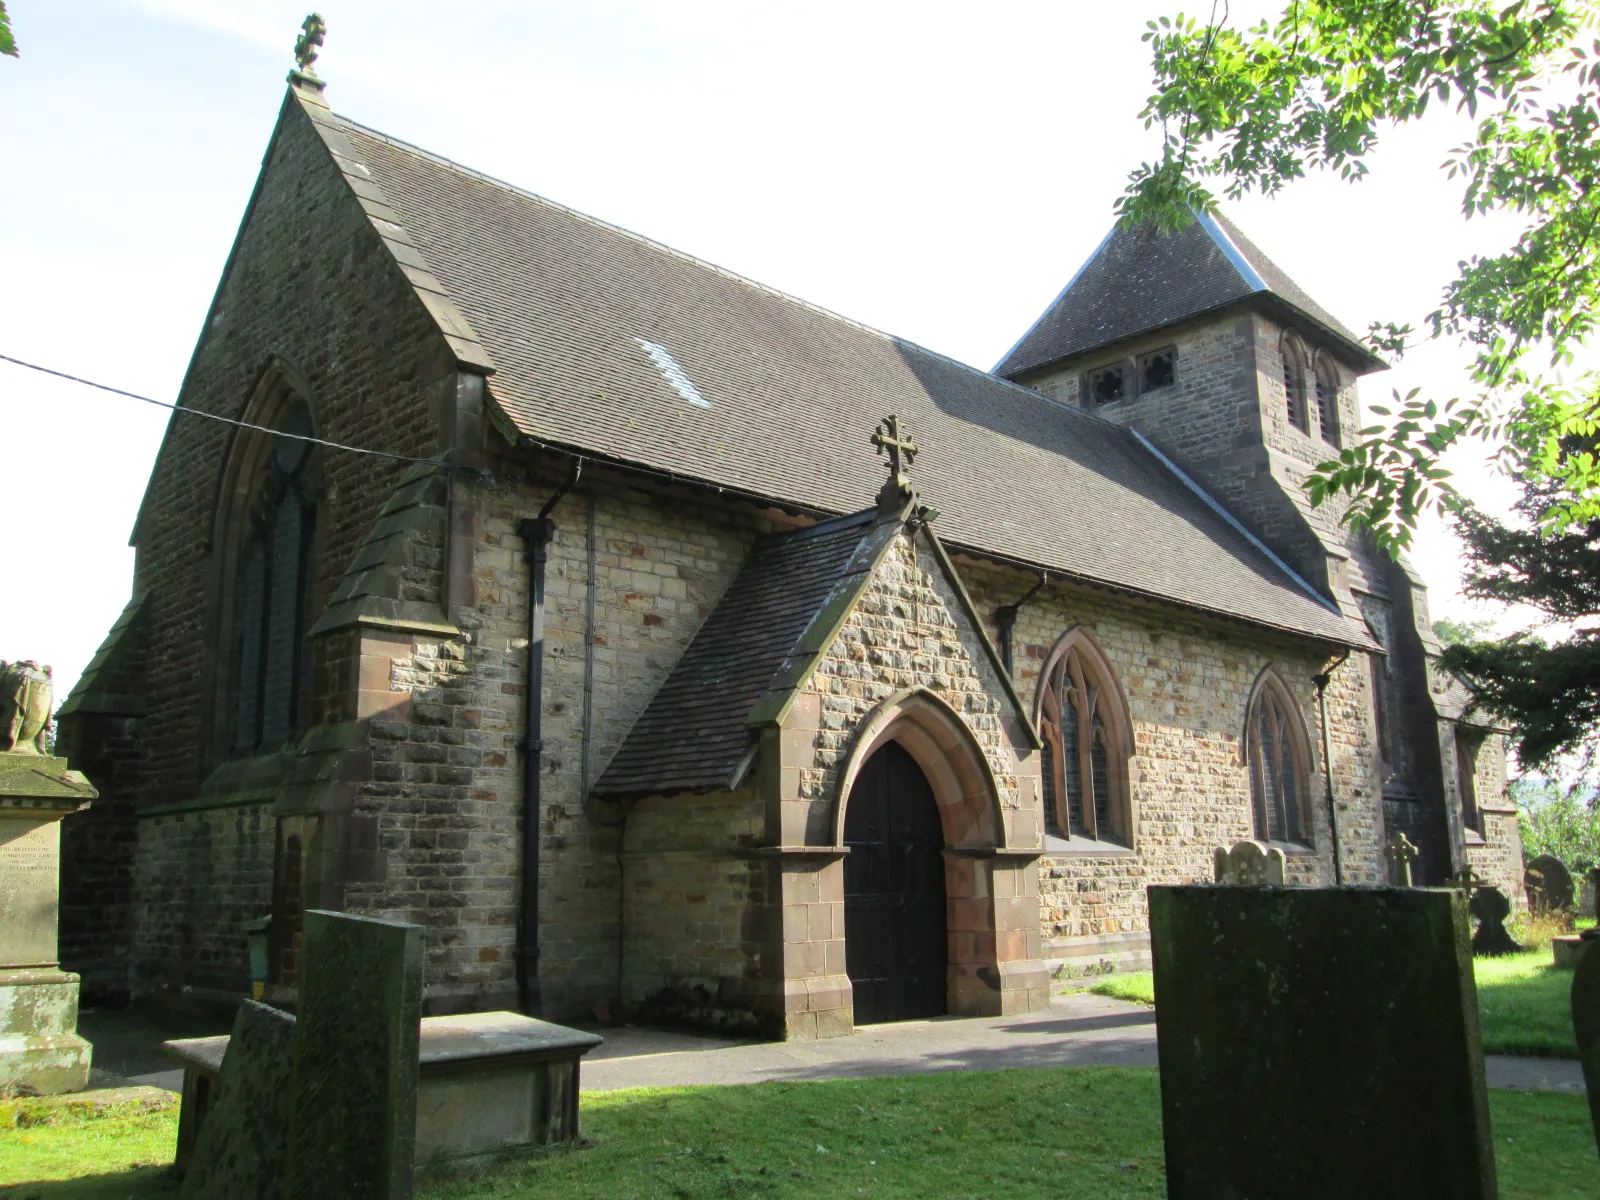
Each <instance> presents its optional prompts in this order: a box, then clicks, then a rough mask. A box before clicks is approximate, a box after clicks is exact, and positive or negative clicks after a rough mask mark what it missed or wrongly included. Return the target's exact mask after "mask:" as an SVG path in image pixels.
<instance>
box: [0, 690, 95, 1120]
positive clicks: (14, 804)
mask: <svg viewBox="0 0 1600 1200" xmlns="http://www.w3.org/2000/svg"><path fill="white" fill-rule="evenodd" d="M51 699H52V697H51V688H50V668H49V667H44V668H41V667H40V666H39V664H38V663H34V662H18V663H5V662H0V1090H11V1091H17V1092H25V1093H34V1094H38V1095H50V1094H54V1093H57V1092H75V1091H80V1090H81V1089H83V1088H84V1087H86V1086H87V1085H88V1082H89V1055H90V1047H89V1043H88V1042H86V1041H84V1040H83V1039H82V1038H81V1037H79V1036H78V1032H77V1030H78V976H76V975H73V974H71V973H70V972H67V971H63V970H62V969H61V966H60V963H59V961H58V960H57V958H56V921H57V912H58V908H59V888H60V876H59V862H60V848H61V819H62V818H63V817H65V816H67V815H68V814H70V813H75V812H77V811H78V810H79V809H83V808H87V807H88V806H89V802H90V801H92V800H93V799H94V797H95V790H94V788H93V787H91V786H90V784H89V781H88V780H87V779H85V778H84V777H83V776H82V775H80V774H79V773H78V772H77V771H73V770H70V769H69V768H68V766H67V760H66V759H64V758H54V757H52V756H51V755H50V754H49V753H48V746H47V742H46V734H47V731H48V729H49V725H50V713H51Z"/></svg>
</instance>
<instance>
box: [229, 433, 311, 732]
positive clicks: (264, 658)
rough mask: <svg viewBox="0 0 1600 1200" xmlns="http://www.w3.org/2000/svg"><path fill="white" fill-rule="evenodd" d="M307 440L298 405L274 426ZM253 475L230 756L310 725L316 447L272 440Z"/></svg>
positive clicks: (241, 573) (236, 609) (238, 560)
mask: <svg viewBox="0 0 1600 1200" xmlns="http://www.w3.org/2000/svg"><path fill="white" fill-rule="evenodd" d="M276 428H277V429H278V430H280V431H281V432H283V433H288V434H296V435H302V436H303V435H309V434H310V433H311V415H310V412H309V411H308V409H307V408H306V406H305V404H304V403H303V402H296V403H294V404H292V405H291V406H290V407H289V408H288V410H287V411H286V412H285V413H284V414H283V416H282V417H281V419H280V420H279V421H278V422H277V423H276ZM262 457H263V459H264V461H262V462H261V463H260V464H259V465H258V466H257V468H256V470H255V472H254V487H253V491H252V492H250V493H247V495H248V496H249V504H248V507H247V509H246V512H245V516H244V520H243V522H242V523H241V525H240V526H239V527H238V528H237V529H236V536H237V537H238V539H239V552H238V553H237V555H236V556H235V558H234V562H235V566H236V572H237V574H236V576H235V581H234V587H233V614H234V615H233V622H232V626H233V646H232V651H233V653H232V656H231V658H232V664H233V681H234V686H233V689H232V713H231V717H232V720H231V722H230V724H231V739H230V742H231V748H232V750H233V752H234V753H236V754H249V753H253V752H255V751H257V750H261V749H266V748H270V747H272V746H275V745H279V744H281V743H283V742H284V741H286V740H287V739H289V738H290V737H292V736H293V735H294V734H296V733H298V732H300V731H301V730H303V729H304V728H305V726H306V724H307V723H308V721H307V718H308V715H309V713H308V710H309V707H310V706H309V699H308V698H309V692H310V663H309V647H308V643H307V638H306V631H307V629H308V628H309V626H310V619H311V590H312V566H313V561H312V546H313V543H314V540H315V537H316V520H317V505H316V493H317V470H316V466H317V464H316V456H315V455H314V454H313V453H312V450H311V446H310V444H309V443H307V442H305V441H301V440H297V439H294V438H286V437H277V438H272V439H271V444H270V449H269V450H268V451H267V452H266V453H265V454H264V455H263V456H262Z"/></svg>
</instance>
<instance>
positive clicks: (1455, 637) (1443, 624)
mask: <svg viewBox="0 0 1600 1200" xmlns="http://www.w3.org/2000/svg"><path fill="white" fill-rule="evenodd" d="M1493 627H1494V622H1493V621H1452V620H1451V619H1450V618H1449V617H1440V618H1439V619H1438V620H1437V621H1435V622H1434V623H1433V636H1434V637H1436V638H1438V639H1439V641H1440V642H1442V643H1443V644H1444V645H1446V646H1459V645H1462V644H1463V643H1465V642H1476V641H1481V640H1482V638H1483V635H1484V634H1486V633H1488V632H1489V630H1490V629H1492V628H1493Z"/></svg>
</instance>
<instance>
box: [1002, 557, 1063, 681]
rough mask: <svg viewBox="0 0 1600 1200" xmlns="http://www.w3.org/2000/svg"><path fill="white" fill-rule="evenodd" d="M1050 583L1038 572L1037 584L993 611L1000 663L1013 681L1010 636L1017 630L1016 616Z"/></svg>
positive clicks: (1015, 675) (1042, 573) (1043, 573)
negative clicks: (997, 627)
mask: <svg viewBox="0 0 1600 1200" xmlns="http://www.w3.org/2000/svg"><path fill="white" fill-rule="evenodd" d="M1049 582H1050V576H1049V574H1048V573H1047V572H1045V571H1040V572H1039V582H1038V583H1036V584H1034V585H1033V587H1031V588H1030V589H1028V591H1027V592H1025V593H1023V596H1022V598H1021V599H1020V600H1018V601H1017V602H1016V603H1015V604H1002V605H1001V606H1000V607H999V608H997V609H995V610H994V623H995V624H996V625H998V626H999V627H1000V661H1001V662H1002V663H1004V664H1005V668H1006V674H1007V675H1009V676H1011V677H1012V678H1013V679H1015V678H1016V677H1017V673H1016V671H1015V670H1014V669H1013V668H1012V665H1011V654H1012V650H1011V635H1012V633H1013V631H1015V629H1016V628H1017V614H1018V613H1019V612H1021V611H1022V606H1023V605H1024V604H1026V603H1027V602H1028V601H1029V600H1032V599H1033V598H1034V597H1035V596H1036V595H1038V594H1039V590H1040V589H1041V588H1042V587H1044V585H1045V584H1047V583H1049Z"/></svg>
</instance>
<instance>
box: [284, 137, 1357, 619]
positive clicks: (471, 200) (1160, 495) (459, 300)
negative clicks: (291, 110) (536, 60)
mask: <svg viewBox="0 0 1600 1200" xmlns="http://www.w3.org/2000/svg"><path fill="white" fill-rule="evenodd" d="M308 112H310V113H311V116H312V119H313V120H316V121H317V122H318V128H319V130H320V131H321V132H322V134H323V136H324V138H325V139H327V140H328V144H329V146H330V149H331V150H333V152H334V153H335V154H336V155H337V156H338V157H339V159H340V166H341V167H342V169H344V170H345V172H346V175H347V177H349V178H351V180H352V187H353V189H354V190H355V192H356V195H357V196H358V198H359V199H360V200H361V202H362V203H363V204H364V205H365V206H366V207H367V209H368V212H369V214H370V215H371V216H372V219H373V224H374V226H375V227H376V228H377V229H378V230H379V232H380V233H382V234H383V235H384V237H385V238H386V240H387V241H388V243H389V245H390V246H391V249H393V250H394V252H395V254H396V257H397V258H398V259H400V261H401V265H402V266H403V267H404V268H405V269H406V272H407V275H408V277H409V278H411V280H412V282H413V284H414V285H415V286H416V287H417V289H418V294H419V296H420V297H421V298H422V300H423V301H424V302H425V303H427V304H428V305H429V307H430V309H438V310H440V311H442V312H444V313H445V314H446V315H445V317H442V318H441V321H443V322H445V323H447V324H449V325H450V327H451V328H450V329H449V330H448V332H449V333H450V336H451V337H452V338H453V339H454V340H453V341H452V345H456V344H457V343H460V344H461V345H463V346H466V347H467V350H468V351H470V354H471V355H479V354H481V355H482V356H483V361H486V362H488V363H492V366H493V371H494V373H493V375H492V376H491V377H490V379H489V391H490V395H491V396H492V398H493V400H494V402H495V403H496V404H497V405H498V406H499V407H500V409H501V411H502V412H503V413H505V414H506V416H507V418H508V419H509V421H511V422H514V423H515V426H516V428H517V429H518V430H520V431H521V433H522V434H523V435H525V436H526V437H528V438H529V439H531V440H533V441H535V442H538V443H541V444H545V445H551V446H556V447H562V448H569V449H575V450H579V451H581V452H583V453H585V454H589V455H593V456H595V457H598V458H603V459H609V460H612V461H616V462H621V463H625V464H630V465H637V466H640V467H644V468H647V469H651V470H654V471H657V472H665V473H670V474H672V475H675V476H678V477H683V478H687V479H690V480H694V481H703V482H705V483H708V484H712V485H715V486H717V487H720V488H726V489H730V490H737V491H741V492H744V493H748V494H752V495H755V496H760V497H763V498H767V499H770V500H772V501H775V502H778V503H780V504H788V505H791V506H794V507H797V508H801V509H807V510H811V511H817V512H822V513H848V512H854V511H856V510H858V509H860V508H861V507H862V505H863V504H865V503H866V502H867V501H868V499H869V498H870V497H871V496H872V495H873V494H874V493H875V492H876V490H877V487H878V483H879V481H880V479H881V478H882V475H883V467H882V464H881V463H880V462H879V461H878V459H877V457H876V455H875V453H874V451H873V449H872V446H871V445H870V444H869V438H870V435H871V433H872V431H873V429H874V428H875V427H876V425H877V423H878V421H879V420H880V419H882V417H883V416H885V415H886V414H888V413H891V412H893V413H898V414H899V416H900V418H901V420H902V422H903V423H904V424H905V426H906V427H907V428H908V429H909V431H910V433H911V435H912V436H913V437H914V438H915V440H916V441H917V443H918V444H919V445H920V446H921V449H922V454H921V456H920V457H919V458H918V459H917V462H916V476H915V478H916V482H917V485H918V487H919V488H920V489H921V492H922V495H923V498H924V500H925V501H926V502H927V503H928V504H930V505H932V506H933V507H934V508H937V509H939V510H940V511H941V512H942V513H943V516H941V517H940V518H939V526H938V528H939V531H940V535H941V537H942V538H943V539H944V542H945V544H946V545H948V546H950V547H951V548H952V549H954V550H960V549H963V548H967V549H971V550H974V551H977V552H980V553H983V554H987V555H991V556H996V557H1000V558H1005V559H1012V560H1016V561H1019V562H1023V563H1027V564H1030V565H1037V566H1039V567H1044V568H1048V569H1050V570H1052V571H1055V572H1058V573H1060V574H1062V575H1068V576H1072V577H1076V578H1078V579H1081V580H1086V581H1091V582H1098V583H1103V584H1106V585H1109V586H1113V587H1116V588H1119V589H1123V590H1126V591H1130V592H1135V593H1141V594H1144V595H1148V596H1151V597H1156V598H1163V599H1167V600H1171V601H1175V602H1177V603H1180V604H1183V605H1187V606H1191V607H1194V608H1198V609H1203V610H1208V611H1211V612H1215V613H1220V614H1225V615H1228V616H1231V617H1236V618H1240V619H1243V620H1247V621H1251V622H1257V623H1261V624H1265V625H1270V626H1273V627H1277V628H1281V629H1288V630H1293V631H1299V632H1304V633H1308V634H1312V635H1315V636H1318V637H1321V638H1324V639H1329V640H1333V641H1337V642H1345V643H1347V642H1350V641H1351V640H1352V639H1355V640H1358V641H1359V640H1362V639H1363V638H1364V634H1362V633H1360V632H1359V631H1357V630H1355V629H1354V627H1353V626H1352V625H1350V624H1349V623H1348V622H1347V621H1346V620H1345V619H1344V618H1343V617H1342V616H1340V615H1339V614H1338V613H1337V612H1336V611H1335V610H1334V609H1333V608H1332V606H1331V604H1327V603H1321V602H1319V601H1318V600H1316V599H1314V598H1312V597H1311V596H1310V595H1308V594H1307V593H1306V592H1305V591H1304V590H1303V589H1302V587H1301V586H1300V585H1299V584H1298V583H1297V582H1296V581H1295V580H1294V579H1292V578H1291V577H1289V576H1288V575H1287V574H1286V573H1285V571H1284V570H1283V569H1282V567H1281V566H1280V565H1279V564H1277V563H1275V562H1273V561H1272V560H1271V559H1270V558H1269V557H1267V556H1265V555H1263V554H1261V553H1260V551H1259V550H1257V549H1256V548H1255V547H1253V546H1252V545H1251V544H1250V543H1249V542H1248V540H1247V539H1246V538H1244V537H1243V536H1241V535H1240V534H1239V533H1238V531H1237V530H1235V529H1234V528H1232V527H1230V526H1229V524H1228V523H1227V522H1226V521H1225V520H1224V519H1222V518H1221V517H1220V516H1218V515H1217V514H1216V513H1214V512H1212V511H1210V509H1209V508H1208V507H1207V506H1206V505H1205V504H1204V503H1202V502H1201V501H1200V500H1199V498H1197V497H1196V496H1195V495H1194V494H1193V493H1192V492H1191V491H1190V490H1189V488H1188V487H1186V486H1185V484H1184V483H1183V482H1182V481H1181V480H1179V479H1178V478H1176V477H1175V476H1174V475H1173V474H1172V472H1171V471H1170V470H1169V469H1168V468H1167V467H1165V466H1164V465H1162V464H1161V463H1160V462H1159V461H1158V460H1157V459H1156V458H1155V457H1153V456H1152V455H1151V454H1150V453H1149V452H1148V451H1147V450H1146V449H1145V448H1144V447H1142V446H1141V445H1140V444H1139V443H1138V441H1137V440H1136V439H1135V438H1134V437H1133V436H1132V435H1131V434H1129V433H1127V432H1125V431H1123V430H1121V429H1119V428H1117V427H1116V426H1113V425H1111V424H1109V423H1107V422H1104V421H1101V420H1099V419H1097V418H1095V417H1092V416H1090V415H1088V414H1086V413H1082V412H1079V411H1078V410H1075V409H1066V408H1064V407H1062V406H1061V405H1058V404H1056V403H1055V402H1053V401H1051V400H1048V399H1046V398H1045V397H1043V396H1041V395H1039V394H1038V393H1036V392H1033V391H1030V390H1028V389H1025V388H1020V387H1017V386H1015V385H1012V384H1009V383H1006V382H1005V381H1003V380H1000V379H997V378H995V377H994V376H992V375H989V374H986V373H985V372H982V371H979V370H976V369H974V368H972V367H968V366H965V365H963V364H961V363H957V362H954V361H952V360H951V359H948V358H944V357H942V356H940V355H938V354H934V353H932V352H930V351H928V350H924V349H922V348H921V347H919V346H915V345H912V344H911V343H909V342H905V341H902V340H900V339H897V338H893V337H890V336H887V335H885V334H883V333H879V332H877V331H875V330H872V329H869V328H866V327H864V326H862V325H859V324H856V323H855V322H852V321H848V320H846V319H844V318H842V317H838V316H835V315H833V314H831V313H828V312H825V311H823V310H821V309H818V308H816V307H814V306H812V305H809V304H805V303H803V302H801V301H798V300H795V299H793V298H792V297H789V296H785V295H782V294H780V293H778V292H774V291H772V290H770V289H767V288H764V287H762V286H760V285H758V284H755V283H752V282H750V281H749V280H746V279H742V278H740V277H738V276H736V275H732V274H730V273H728V272H726V271H722V270H719V269H717V268H716V267H712V266H709V265H707V264H705V263H703V262H700V261H698V260H696V259H693V258H690V257H687V256H685V255H682V254H679V253H676V252H675V251H672V250H670V249H668V248H666V247H664V246H661V245H659V244H657V243H655V242H651V241H648V240H646V239H645V238H642V237H639V236H637V235H635V234H631V233H628V232H626V231H625V230H621V229H618V228H616V227H614V226H611V225H607V224H604V223H603V222H600V221H597V220H594V219H592V218H590V217H586V216H583V215H582V214H580V213H576V212H573V211H572V210H571V209H567V208H563V207H562V206H560V205H558V204H554V203H552V202H550V201H548V200H544V199H541V198H540V197H538V196H534V195H531V194H529V193H527V192H523V191H520V190H518V189H516V188H513V187H510V186H508V185H506V184H504V183H500V182H498V181H496V180H493V179H490V178H487V177H485V176H483V175H479V174H476V173H474V172H471V171H468V170H466V169H464V168H461V167H459V166H456V165H455V164H453V163H450V162H448V161H446V160H443V159H440V158H437V157H434V156H432V155H429V154H427V153H425V152H423V151H420V150H418V149H416V148H414V147H411V146H407V145H405V144H403V143H400V142H396V141H394V140H392V139H390V138H387V137H385V136H384V135H381V134H378V133H375V132H372V131H370V130H366V129H364V128H362V127H360V126H357V125H354V124H351V123H349V122H347V121H344V120H343V119H341V118H337V117H332V116H329V115H328V114H327V112H326V110H325V109H317V110H312V109H311V108H310V106H308ZM463 362H467V359H463ZM469 365H470V364H469Z"/></svg>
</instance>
